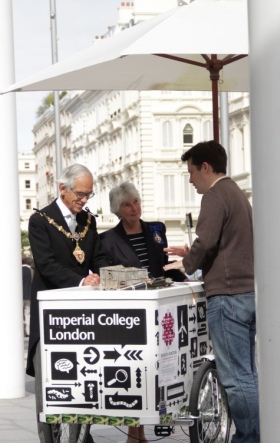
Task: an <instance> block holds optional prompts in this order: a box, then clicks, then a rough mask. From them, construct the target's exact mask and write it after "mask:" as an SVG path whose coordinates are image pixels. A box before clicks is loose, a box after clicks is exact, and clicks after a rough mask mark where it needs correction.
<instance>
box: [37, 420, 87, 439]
mask: <svg viewBox="0 0 280 443" xmlns="http://www.w3.org/2000/svg"><path fill="white" fill-rule="evenodd" d="M89 431H90V425H86V424H82V425H76V424H67V423H58V424H49V425H46V426H44V436H45V440H46V442H48V443H93V438H92V436H91V435H90V433H89Z"/></svg>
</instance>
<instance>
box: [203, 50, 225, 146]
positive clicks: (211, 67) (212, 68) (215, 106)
mask: <svg viewBox="0 0 280 443" xmlns="http://www.w3.org/2000/svg"><path fill="white" fill-rule="evenodd" d="M202 56H203V58H204V59H205V60H206V69H208V71H209V73H210V80H211V82H212V112H213V135H214V140H215V141H216V142H217V143H219V93H218V80H219V78H220V70H221V69H222V68H223V63H222V61H221V60H218V58H217V54H211V59H210V58H209V57H208V56H207V55H206V54H203V55H202Z"/></svg>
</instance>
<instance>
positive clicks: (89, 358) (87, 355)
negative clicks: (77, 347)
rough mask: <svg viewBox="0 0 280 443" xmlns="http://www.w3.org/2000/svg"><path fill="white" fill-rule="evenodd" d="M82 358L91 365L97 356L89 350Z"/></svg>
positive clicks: (92, 350)
mask: <svg viewBox="0 0 280 443" xmlns="http://www.w3.org/2000/svg"><path fill="white" fill-rule="evenodd" d="M84 356H85V357H87V358H88V360H89V363H93V362H94V360H95V359H96V357H97V354H96V352H95V351H94V349H89V354H84Z"/></svg>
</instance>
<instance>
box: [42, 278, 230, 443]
mask: <svg viewBox="0 0 280 443" xmlns="http://www.w3.org/2000/svg"><path fill="white" fill-rule="evenodd" d="M38 300H39V309H40V335H41V357H42V380H43V411H42V413H41V414H40V421H43V422H46V423H49V424H50V425H52V424H62V423H68V424H69V423H76V424H77V423H78V424H81V425H86V426H88V425H94V424H106V425H113V426H138V425H140V424H143V425H155V426H157V427H163V429H164V426H171V425H176V424H185V425H186V426H191V425H193V424H194V421H195V420H196V418H197V417H196V416H192V414H191V413H190V411H189V401H190V393H191V387H192V383H193V375H194V373H195V372H196V371H197V370H198V368H199V367H200V366H201V364H202V362H203V361H204V359H205V358H206V356H209V355H211V354H212V347H211V341H210V338H209V333H208V327H207V310H206V299H205V296H204V292H203V287H202V285H201V284H200V283H182V284H178V285H175V284H174V285H171V286H170V287H166V288H165V287H164V288H159V289H153V290H130V291H128V290H102V287H96V288H92V287H89V286H86V287H79V288H77V287H75V288H68V289H60V290H51V291H42V292H39V293H38ZM207 358H210V360H211V357H207ZM211 374H212V371H211ZM212 375H213V374H212ZM212 375H211V377H212ZM208 378H209V377H208ZM206 383H208V380H207V379H206ZM201 389H202V388H201V387H199V392H198V394H197V395H198V396H201V392H200V391H201ZM211 389H212V388H211ZM208 390H209V388H208ZM205 395H206V394H205V392H204V397H205ZM207 395H208V398H207V399H204V400H203V401H204V402H205V401H206V400H207V401H209V393H207ZM199 398H200V397H198V399H197V401H196V403H197V405H196V406H197V408H199V404H198V402H199V401H200V403H201V399H200V400H199ZM218 401H219V400H218ZM201 406H202V405H201V404H200V407H201ZM191 412H192V411H191ZM196 413H197V414H198V413H199V412H198V411H196ZM208 415H209V413H208ZM223 416H224V412H223ZM211 420H212V421H213V420H214V418H213V417H212V419H211ZM216 420H217V417H216ZM219 420H220V418H219ZM209 421H210V420H209V418H208V426H209ZM228 425H229V423H227V427H228ZM219 426H220V424H219ZM60 441H61V440H60ZM77 441H78V440H77ZM79 441H86V440H82V439H80V440H79Z"/></svg>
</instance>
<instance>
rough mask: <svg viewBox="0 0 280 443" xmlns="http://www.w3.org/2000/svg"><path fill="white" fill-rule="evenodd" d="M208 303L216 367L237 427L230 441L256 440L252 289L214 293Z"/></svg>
mask: <svg viewBox="0 0 280 443" xmlns="http://www.w3.org/2000/svg"><path fill="white" fill-rule="evenodd" d="M207 306H208V309H207V310H208V325H209V332H210V338H211V340H212V344H213V350H214V354H215V360H216V365H217V371H218V375H219V379H220V381H221V383H222V385H223V386H224V388H225V390H226V393H227V397H228V403H229V407H230V410H231V415H232V418H233V421H234V424H235V427H236V432H235V434H234V435H233V437H232V443H259V441H260V431H259V399H258V376H257V370H256V365H255V335H256V321H255V293H254V292H248V293H246V294H237V295H233V296H226V295H217V296H215V297H210V298H209V299H208V302H207Z"/></svg>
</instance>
